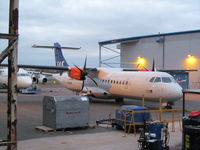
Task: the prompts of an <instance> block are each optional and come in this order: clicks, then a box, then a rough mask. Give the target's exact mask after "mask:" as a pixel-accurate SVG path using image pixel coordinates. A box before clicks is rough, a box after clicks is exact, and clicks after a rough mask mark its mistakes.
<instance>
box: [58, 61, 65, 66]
mask: <svg viewBox="0 0 200 150" xmlns="http://www.w3.org/2000/svg"><path fill="white" fill-rule="evenodd" d="M56 66H60V67H63V66H64V61H58V62H56Z"/></svg>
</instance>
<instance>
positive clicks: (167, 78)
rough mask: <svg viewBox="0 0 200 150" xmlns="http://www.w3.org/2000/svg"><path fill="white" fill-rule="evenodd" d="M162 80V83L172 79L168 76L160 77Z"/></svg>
mask: <svg viewBox="0 0 200 150" xmlns="http://www.w3.org/2000/svg"><path fill="white" fill-rule="evenodd" d="M162 82H163V83H170V82H172V81H171V79H170V78H169V77H162Z"/></svg>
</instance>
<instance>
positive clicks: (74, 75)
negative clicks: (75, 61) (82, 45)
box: [69, 67, 83, 80]
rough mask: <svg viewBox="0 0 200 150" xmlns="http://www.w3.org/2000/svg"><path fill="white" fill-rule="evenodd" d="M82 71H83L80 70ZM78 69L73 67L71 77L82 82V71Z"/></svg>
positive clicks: (70, 71) (70, 72)
mask: <svg viewBox="0 0 200 150" xmlns="http://www.w3.org/2000/svg"><path fill="white" fill-rule="evenodd" d="M80 70H83V69H82V68H80ZM80 70H79V69H78V68H77V67H71V69H70V70H69V77H70V78H72V79H76V80H82V76H81V71H80Z"/></svg>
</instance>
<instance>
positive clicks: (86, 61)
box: [83, 55, 87, 70]
mask: <svg viewBox="0 0 200 150" xmlns="http://www.w3.org/2000/svg"><path fill="white" fill-rule="evenodd" d="M86 64H87V55H86V57H85V63H84V67H83V70H85V69H86Z"/></svg>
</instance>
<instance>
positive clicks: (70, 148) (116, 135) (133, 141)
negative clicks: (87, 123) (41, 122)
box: [18, 124, 182, 150]
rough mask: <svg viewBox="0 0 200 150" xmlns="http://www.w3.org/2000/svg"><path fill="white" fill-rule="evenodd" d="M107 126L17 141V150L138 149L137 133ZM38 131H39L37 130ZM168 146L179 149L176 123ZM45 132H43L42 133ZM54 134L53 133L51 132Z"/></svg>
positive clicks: (180, 134)
mask: <svg viewBox="0 0 200 150" xmlns="http://www.w3.org/2000/svg"><path fill="white" fill-rule="evenodd" d="M98 128H107V131H106V132H101V133H89V134H88V133H85V134H73V131H72V132H66V134H67V135H66V136H55V137H45V138H37V139H30V140H23V141H19V142H18V149H19V150H27V149H28V150H102V149H103V150H139V148H138V142H137V140H138V138H139V134H136V136H135V135H134V134H125V133H124V132H123V131H120V130H116V129H112V128H110V127H98ZM94 130H95V129H94ZM38 132H39V131H38ZM58 132H60V131H58ZM169 132H170V139H169V147H170V149H171V150H180V149H181V142H182V133H181V131H180V128H179V127H178V124H176V130H175V132H172V131H170V128H169ZM44 134H45V133H44ZM52 134H54V133H52Z"/></svg>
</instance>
